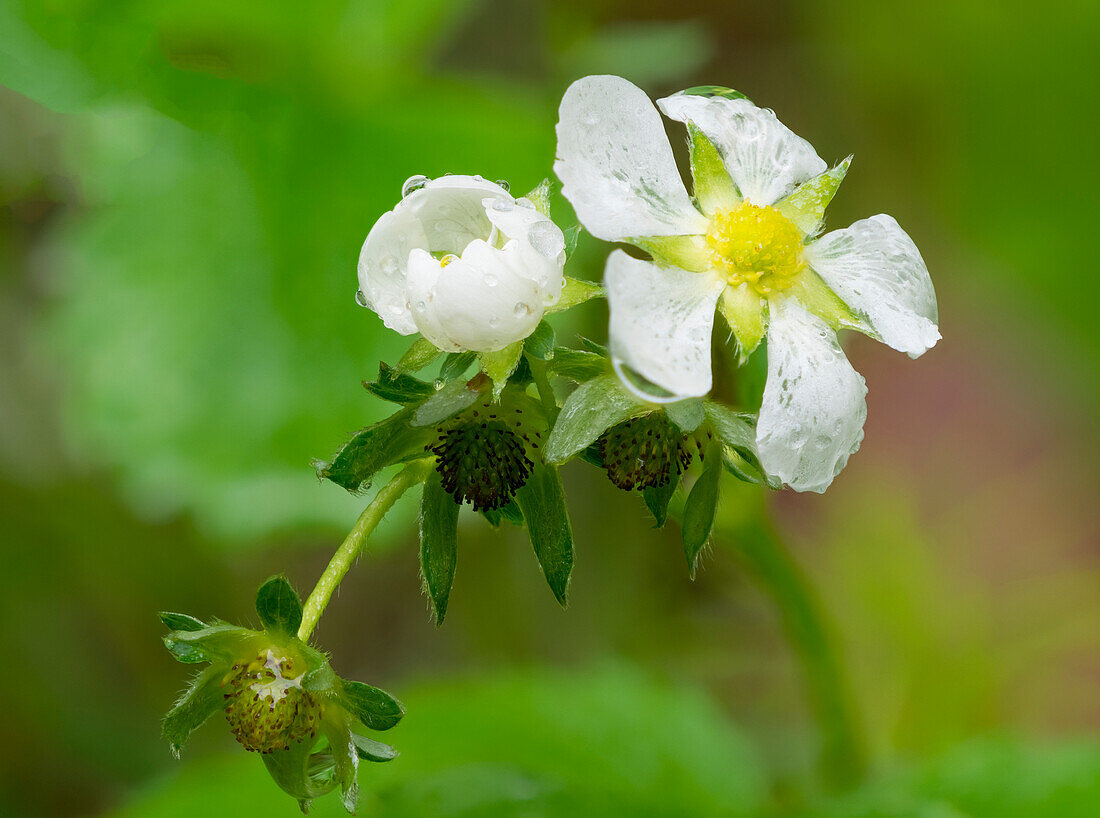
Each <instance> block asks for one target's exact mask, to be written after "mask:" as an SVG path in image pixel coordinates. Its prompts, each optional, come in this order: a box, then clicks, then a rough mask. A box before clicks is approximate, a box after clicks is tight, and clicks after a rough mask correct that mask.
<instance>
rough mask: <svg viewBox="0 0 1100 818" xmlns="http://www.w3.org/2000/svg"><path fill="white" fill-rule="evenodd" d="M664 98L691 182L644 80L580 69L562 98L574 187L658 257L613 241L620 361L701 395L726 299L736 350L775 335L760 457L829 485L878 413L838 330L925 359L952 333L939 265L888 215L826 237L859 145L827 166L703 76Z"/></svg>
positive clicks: (806, 485)
mask: <svg viewBox="0 0 1100 818" xmlns="http://www.w3.org/2000/svg"><path fill="white" fill-rule="evenodd" d="M657 105H658V106H659V107H660V109H661V111H663V112H664V113H665V114H666V115H667V116H668V117H669V118H671V119H675V120H678V121H680V122H683V123H685V124H686V125H687V128H688V135H689V138H690V141H689V144H690V147H691V166H692V175H693V177H694V189H693V195H692V196H689V195H688V193H687V191H686V190H685V188H684V183H683V181H682V179H681V178H680V174H679V172H678V171H677V169H676V163H675V161H674V159H673V155H672V148H671V147H670V145H669V143H668V139H667V137H666V136H665V131H664V125H663V123H662V120H661V116H660V114H659V113H658V112H657V109H656V108H654V107H653V104H652V103H651V102H650V100H649V98H648V97H647V96H646V94H645V93H644V92H643V91H642V90H641V89H639V88H637V87H636V86H634V85H632V84H631V83H629V82H627V81H626V80H624V79H622V78H621V77H613V76H595V77H585V78H584V79H581V80H578V81H577V82H575V83H573V85H571V86H570V87H569V89H568V90H567V91H566V93H565V97H564V98H563V99H562V103H561V109H560V120H559V122H558V157H557V161H556V163H555V165H554V169H555V171H556V172H557V174H558V176H559V178H560V179H561V181H562V185H563V187H562V193H563V194H564V195H565V197H566V198H567V199H569V201H570V202H571V203H572V204H573V207H574V209H575V210H576V211H577V216H578V217H579V219H580V221H581V223H582V224H583V225H584V226H585V228H587V229H588V231H589V232H591V233H592V234H593V235H595V236H596V237H598V238H601V239H604V240H606V241H621V242H627V243H630V244H633V245H635V246H637V247H639V248H641V249H643V250H645V251H647V252H648V253H649V254H650V256H652V261H642V260H639V259H635V258H632V257H631V256H629V255H627V254H626V253H625V252H623V251H621V250H617V251H615V252H613V253H612V254H611V256H610V257H609V258H608V260H607V269H606V273H605V285H606V288H607V294H608V299H609V302H610V310H611V326H610V340H611V352H612V356H613V360H614V361H615V364H616V369H617V370H618V371H619V374H620V376H621V377H622V378H623V381H624V383H625V384H626V385H627V386H628V387H629V388H631V389H632V390H634V391H635V392H637V393H638V394H640V395H641V396H642V397H645V398H646V399H648V400H654V401H673V400H679V399H682V398H685V397H691V396H700V395H705V394H706V393H707V392H709V391H710V388H711V361H710V345H711V333H712V330H713V327H714V315H715V311H716V310H717V311H719V312H721V313H722V315H723V317H724V318H725V320H726V322H727V323H728V324H729V326H730V328H731V329H732V331H733V334H734V337H735V339H736V341H737V345H738V348H739V350H740V353H741V360H742V362H744V360H745V358H746V357H747V356H748V355H749V354H750V353H751V352H752V351H753V350H754V349H755V348H756V347H757V345H759V343H760V341H761V340H763V339H764V338H767V354H768V376H767V384H766V387H765V389H764V399H763V405H762V406H761V408H760V416H759V422H758V424H757V444H758V447H759V450H760V457H761V461H762V464H763V465H764V467H765V468H766V469H767V470H768V471H770V472H771V473H772V474H774V475H776V476H777V477H779V478H780V479H782V480H783V482H785V483H787V484H788V485H789V486H791V487H792V488H794V489H796V490H799V491H817V492H822V491H824V490H825V489H826V488H828V486H829V484H830V483H831V482H832V480H833V478H834V477H835V476H836V475H837V474H838V473H839V472H840V470H841V469H843V468H844V465H845V464H846V463H847V461H848V457H849V456H850V455H851V454H852V453H853V452H855V451H856V450H857V449H858V448H859V444H860V442H861V440H862V439H863V423H864V420H865V419H866V416H867V407H866V401H865V397H866V393H867V388H866V386H865V384H864V380H863V377H862V376H861V375H859V373H857V372H856V371H855V370H854V369H853V368H852V365H851V364H850V363H849V362H848V359H847V357H845V355H844V352H843V350H842V349H841V347H840V344H839V343H838V341H837V337H836V331H837V330H838V329H841V328H845V329H855V330H858V331H860V332H863V333H865V334H867V335H869V336H871V337H872V338H875V339H877V340H879V341H882V342H883V343H885V344H888V345H889V346H891V347H893V348H894V349H897V350H900V351H902V352H905V353H908V354H909V356H910V357H913V358H916V357H917V356H919V355H921V354H922V353H924V352H925V351H926V350H928V349H930V348H931V347H932V346H933V345H934V344H935V343H936V341H937V340H938V339H939V338H940V333H939V330H938V328H937V321H938V317H937V308H936V295H935V292H934V290H933V288H932V281H931V279H930V278H929V275H928V269H927V268H926V267H925V264H924V261H923V260H922V259H921V256H920V253H919V252H918V251H917V248H916V246H915V245H914V244H913V241H912V240H911V239H910V238H909V236H908V235H907V234H906V233H905V231H903V230H902V229H901V228H900V227H899V226H898V224H897V222H896V221H894V219H892V218H891V217H889V216H885V215H878V216H872V217H871V218H869V219H863V220H861V221H858V222H856V223H855V224H853V225H852V226H850V227H848V228H846V229H843V230H836V231H833V232H830V233H826V234H824V235H820V236H819V233H820V231H821V228H822V223H823V217H824V211H825V207H826V205H827V204H828V203H829V201H830V200H831V199H832V196H833V194H834V193H835V192H836V189H837V187H838V186H839V185H840V182H841V180H842V179H843V178H844V174H845V173H846V171H847V169H848V164H849V162H850V160H851V157H849V158H848V159H846V160H844V161H843V162H841V163H840V164H839V165H837V166H836V167H834V168H832V169H829V168H828V166H827V165H826V164H825V162H824V161H822V159H821V158H820V157H819V156H818V155H817V153H816V152H815V151H814V149H813V147H812V146H811V145H810V144H809V143H808V142H806V141H805V140H804V139H802V138H800V137H798V136H796V135H795V134H794V133H792V132H791V131H790V130H789V129H787V128H786V127H785V126H784V125H783V124H782V123H780V122H779V120H778V119H777V118H776V116H775V114H774V113H772V112H771V111H770V110H766V109H763V108H758V107H756V106H755V105H753V104H752V103H751V102H750V101H749V100H747V99H745V98H743V97H742V95H740V94H738V93H737V92H734V91H728V90H726V89H719V88H705V89H691V90H689V91H684V92H681V93H678V94H674V95H672V96H670V97H665V98H664V99H661V100H658V101H657ZM639 376H640V377H639Z"/></svg>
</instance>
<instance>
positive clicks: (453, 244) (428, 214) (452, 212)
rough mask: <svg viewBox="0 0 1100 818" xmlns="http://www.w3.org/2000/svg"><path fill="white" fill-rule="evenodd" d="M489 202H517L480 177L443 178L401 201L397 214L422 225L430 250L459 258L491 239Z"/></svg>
mask: <svg viewBox="0 0 1100 818" xmlns="http://www.w3.org/2000/svg"><path fill="white" fill-rule="evenodd" d="M486 198H491V199H494V200H501V201H515V200H514V199H512V197H511V196H510V195H509V194H508V192H507V191H506V190H504V188H502V187H501V186H500V185H496V184H493V183H492V182H487V181H485V180H484V179H482V178H480V177H478V176H441V177H440V178H438V179H432V180H431V181H429V182H428V183H427V184H426V185H424V187H422V188H420V189H419V190H416V191H414V192H413V193H410V194H409V195H408V196H406V197H405V198H404V199H402V200H401V202H400V203H399V204H398V205H397V207H395V208H394V212H401V213H405V212H408V213H410V214H411V215H412V216H413V218H415V219H417V220H418V221H419V222H420V224H421V227H422V228H423V230H424V235H425V236H426V237H427V240H428V246H427V249H428V250H431V251H432V252H433V253H453V254H455V255H460V254H461V253H462V251H463V250H464V249H466V245H468V244H469V243H470V242H472V241H474V240H475V239H486V238H488V237H489V233H490V231H491V230H492V225H491V224H490V222H489V219H488V218H487V217H486V215H485V206H484V205H483V204H482V202H483V201H484V200H485V199H486Z"/></svg>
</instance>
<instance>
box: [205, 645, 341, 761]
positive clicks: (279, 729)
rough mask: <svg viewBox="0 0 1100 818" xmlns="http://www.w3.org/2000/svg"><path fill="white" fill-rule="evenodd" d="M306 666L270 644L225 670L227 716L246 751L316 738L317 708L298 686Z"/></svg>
mask: <svg viewBox="0 0 1100 818" xmlns="http://www.w3.org/2000/svg"><path fill="white" fill-rule="evenodd" d="M296 664H298V665H301V666H300V667H297V666H296ZM305 670H306V668H305V666H304V664H303V663H302V662H301V661H300V660H299V662H298V663H295V661H294V659H293V658H291V657H288V656H286V655H285V651H281V650H279V649H277V648H275V649H273V648H268V649H267V650H266V651H264V652H262V653H260V654H259V655H258V656H257V657H256V658H255V659H253V660H252V661H251V662H248V663H240V662H238V663H236V664H234V665H233V667H232V669H231V670H230V672H229V673H228V674H226V676H225V678H224V679H223V680H222V687H223V688H224V689H225V690H226V693H225V694H224V697H225V700H226V703H225V718H226V720H227V721H228V722H229V729H230V730H232V731H233V735H234V736H236V737H237V741H239V742H240V743H241V745H242V746H243V747H244V748H245V749H246V750H253V751H255V752H258V753H271V752H274V751H275V750H289V749H290V745H291V744H296V743H297V742H299V741H302V740H303V739H305V738H307V737H308V738H315V737H316V735H317V718H318V716H319V715H320V708H319V707H318V705H317V703H316V702H315V701H314V699H313V697H312V696H311V695H310V694H309V693H308V692H307V691H305V690H303V689H302V680H303V679H304V678H305Z"/></svg>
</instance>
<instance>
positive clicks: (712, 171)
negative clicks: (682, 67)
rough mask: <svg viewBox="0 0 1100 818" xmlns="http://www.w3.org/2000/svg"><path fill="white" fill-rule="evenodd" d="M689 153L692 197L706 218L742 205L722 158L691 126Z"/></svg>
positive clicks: (712, 144)
mask: <svg viewBox="0 0 1100 818" xmlns="http://www.w3.org/2000/svg"><path fill="white" fill-rule="evenodd" d="M734 93H737V92H736V91H735V92H734ZM688 150H689V161H690V163H691V178H692V180H693V186H692V193H693V195H694V196H695V203H696V204H697V205H698V206H699V209H700V210H702V211H703V213H705V214H707V215H708V216H713V215H714V212H715V211H716V210H732V209H733V208H735V207H737V206H738V205H739V204H740V203H741V191H739V190H738V189H737V185H736V183H735V182H734V181H733V179H732V177H730V174H729V171H728V170H726V163H725V162H724V161H723V160H722V155H721V154H720V153H719V152H718V148H717V147H715V145H714V143H713V142H711V141H710V139H709V138H708V137H707V135H706V134H704V133H703V132H702V131H701V130H699V129H698V128H697V127H695V125H693V124H692V123H690V122H689V123H688Z"/></svg>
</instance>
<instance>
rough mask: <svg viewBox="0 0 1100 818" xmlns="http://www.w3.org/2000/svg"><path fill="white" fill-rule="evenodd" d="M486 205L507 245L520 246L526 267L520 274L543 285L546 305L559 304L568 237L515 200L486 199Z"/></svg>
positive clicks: (484, 204) (490, 218) (548, 221)
mask: <svg viewBox="0 0 1100 818" xmlns="http://www.w3.org/2000/svg"><path fill="white" fill-rule="evenodd" d="M482 204H483V206H484V207H485V213H486V215H487V216H488V218H489V221H490V222H492V224H493V226H494V227H495V228H496V229H497V231H498V232H499V234H500V235H501V236H503V237H504V239H505V243H506V242H507V241H515V242H518V243H519V244H520V246H521V249H522V253H523V256H524V266H523V267H517V269H516V272H517V273H519V274H520V275H523V276H525V277H526V278H530V279H531V280H532V281H534V282H535V283H537V284H538V285H539V287H540V288H541V289H542V290H543V303H544V304H545V305H547V306H549V305H550V304H556V303H557V301H558V298H559V297H560V296H561V288H562V286H563V285H564V284H565V276H564V275H563V273H562V270H563V268H564V266H565V234H564V233H562V232H561V228H560V227H558V226H557V225H556V224H554V222H552V221H551V220H550V219H548V218H547V217H546V216H544V215H543V214H542V213H539V211H537V210H535V208H533V207H525V206H524V205H522V204H517V203H514V202H513V201H512V200H511V199H485V200H484V201H483V202H482ZM492 243H493V242H491V241H490V244H492Z"/></svg>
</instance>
